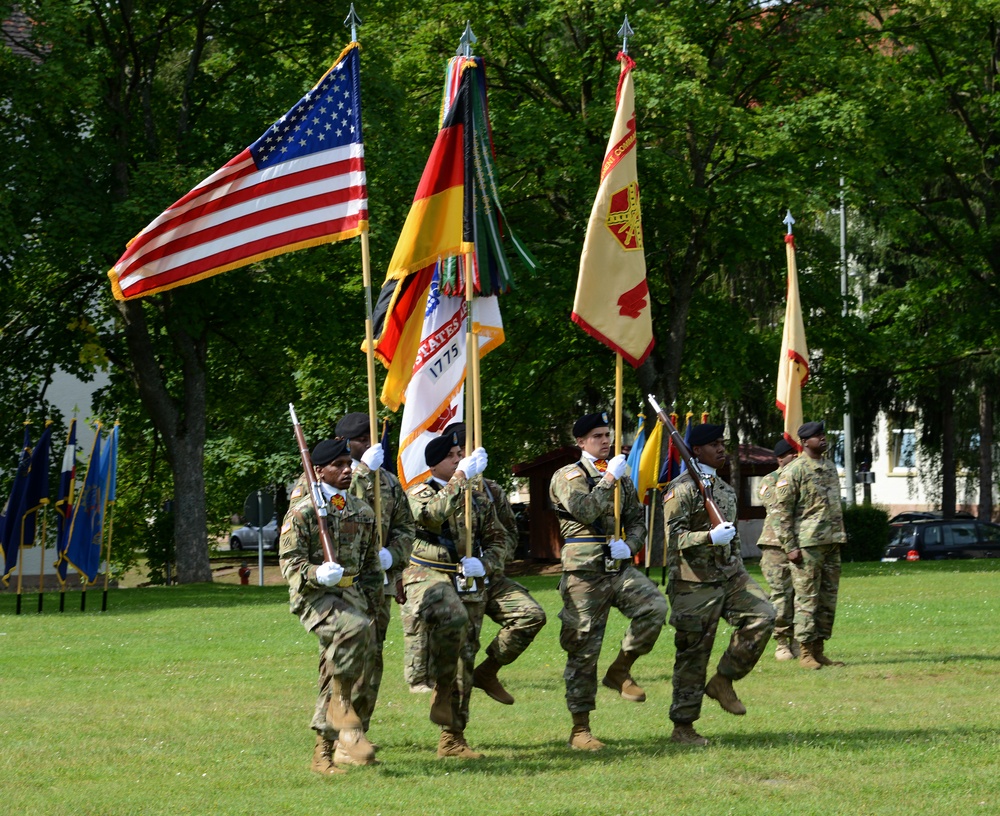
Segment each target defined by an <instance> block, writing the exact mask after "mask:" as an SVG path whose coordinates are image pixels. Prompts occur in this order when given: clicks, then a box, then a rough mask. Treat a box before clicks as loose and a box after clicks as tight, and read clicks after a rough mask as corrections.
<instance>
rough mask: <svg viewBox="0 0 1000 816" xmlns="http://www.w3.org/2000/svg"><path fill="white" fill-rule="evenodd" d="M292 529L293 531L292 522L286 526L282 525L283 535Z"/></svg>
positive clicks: (286, 523) (287, 522) (285, 524)
mask: <svg viewBox="0 0 1000 816" xmlns="http://www.w3.org/2000/svg"><path fill="white" fill-rule="evenodd" d="M291 529H292V522H291V521H286V522H285V523H284V524H282V525H281V534H282V535H284V534H285V533H287V532H288V531H289V530H291Z"/></svg>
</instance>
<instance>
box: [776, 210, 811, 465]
mask: <svg viewBox="0 0 1000 816" xmlns="http://www.w3.org/2000/svg"><path fill="white" fill-rule="evenodd" d="M785 223H787V224H788V234H787V235H786V236H785V255H786V256H787V259H788V295H787V298H786V301H785V327H784V329H783V330H782V333H781V354H780V355H779V357H778V394H777V397H776V398H775V401H774V402H775V405H777V406H778V409H779V410H780V411H781V413H782V414H783V415H784V417H785V424H784V427H785V431H784V437H785V440H786V441H787V442H788V444H789V445H791V446H792V447H794V448H795V450H797V451H801V450H802V443H801V442H799V433H798V431H799V427H800V426H801V425H802V386H803V385H805V384H806V381H807V380H808V379H809V349H808V348H807V347H806V327H805V324H804V322H803V320H802V304H801V303H800V301H799V272H798V268H797V267H796V264H795V236H794V235H792V224H794V223H795V221H794V219H793V218H792V214H791V213H788V215H787V216H785Z"/></svg>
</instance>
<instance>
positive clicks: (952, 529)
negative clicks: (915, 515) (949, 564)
mask: <svg viewBox="0 0 1000 816" xmlns="http://www.w3.org/2000/svg"><path fill="white" fill-rule="evenodd" d="M890 529H891V534H890V539H889V546H888V547H886V548H885V556H884V557H883V558H882V560H883V561H932V560H940V559H943V558H1000V524H991V523H990V522H987V521H977V520H976V519H971V518H953V519H915V520H913V521H904V522H897V523H896V524H892V525H890Z"/></svg>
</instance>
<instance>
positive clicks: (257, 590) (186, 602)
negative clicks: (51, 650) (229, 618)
mask: <svg viewBox="0 0 1000 816" xmlns="http://www.w3.org/2000/svg"><path fill="white" fill-rule="evenodd" d="M81 594H82V593H81V592H80V590H78V589H77V590H74V591H72V592H67V593H66V594H65V604H64V611H63V612H62V613H60V612H59V603H60V598H59V595H60V593H59V592H46V593H45V598H44V602H43V609H42V614H43V615H59V614H63V615H79V614H84V615H89V614H93V613H100V612H101V605H102V602H103V600H104V598H103V596H104V589H103V588H102V587H92V588H90V589H88V590H87V593H86V595H87V598H86V609H85V610H84V611H83V612H82V613H81V611H80V600H81V599H80V596H81ZM275 605H283V606H284V607H285V609H286V611H287V607H288V588H287V587H285V586H264V587H258V586H241V585H239V584H184V585H182V586H172V587H166V586H164V587H140V588H137V589H109V590H108V603H107V606H108V608H107V612H106V614H111V615H128V614H132V613H147V612H149V611H150V610H161V609H184V608H188V609H190V608H192V607H194V608H199V609H204V608H212V607H215V608H228V607H237V606H275ZM16 609H17V595H16V594H15V593H3V594H0V615H13V614H14V613H15V611H16ZM21 614H22V615H37V614H38V593H37V592H31V593H23V594H22V596H21Z"/></svg>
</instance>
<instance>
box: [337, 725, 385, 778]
mask: <svg viewBox="0 0 1000 816" xmlns="http://www.w3.org/2000/svg"><path fill="white" fill-rule="evenodd" d="M359 733H360V734H361V736H362V737H364V731H362V730H361V729H360V728H350V729H348V730H346V731H341V732H340V739H338V740H337V741H336V742H335V743H334V744H333V764H334V765H336V766H337V767H338V768H343V767H344V766H345V765H378V764H379V762H378V760H377V759H375V746H374V745H372V746H371V751H370V752H369V751H366V750H364V749H363V748H359V747H358V745H357V740H358V734H359ZM365 741H366V742H367V738H365ZM368 744H369V745H371V743H368Z"/></svg>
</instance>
